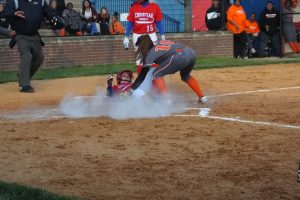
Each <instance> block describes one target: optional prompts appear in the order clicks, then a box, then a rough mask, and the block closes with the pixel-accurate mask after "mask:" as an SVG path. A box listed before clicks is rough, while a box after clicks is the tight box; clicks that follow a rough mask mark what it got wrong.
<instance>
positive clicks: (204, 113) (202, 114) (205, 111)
mask: <svg viewBox="0 0 300 200" xmlns="http://www.w3.org/2000/svg"><path fill="white" fill-rule="evenodd" d="M195 109H197V108H195ZM199 110H200V111H199V114H198V115H171V116H172V117H199V118H206V119H214V120H222V121H230V122H239V123H244V124H253V125H266V126H273V127H278V128H290V129H300V126H295V125H290V124H279V123H273V122H264V121H255V120H244V119H238V118H233V117H219V116H211V115H209V111H210V109H209V108H200V109H199Z"/></svg>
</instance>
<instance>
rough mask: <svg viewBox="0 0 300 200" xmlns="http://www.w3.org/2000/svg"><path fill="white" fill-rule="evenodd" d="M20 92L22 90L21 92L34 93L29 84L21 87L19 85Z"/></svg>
mask: <svg viewBox="0 0 300 200" xmlns="http://www.w3.org/2000/svg"><path fill="white" fill-rule="evenodd" d="M20 92H23V93H34V89H33V87H31V86H30V85H29V86H23V87H20Z"/></svg>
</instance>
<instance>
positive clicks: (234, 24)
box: [227, 4, 246, 34]
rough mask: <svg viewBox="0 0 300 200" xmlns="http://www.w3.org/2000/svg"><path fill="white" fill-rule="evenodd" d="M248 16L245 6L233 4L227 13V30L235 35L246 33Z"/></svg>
mask: <svg viewBox="0 0 300 200" xmlns="http://www.w3.org/2000/svg"><path fill="white" fill-rule="evenodd" d="M245 22H246V14H245V11H244V8H243V6H241V5H237V4H233V5H232V6H230V8H229V9H228V11H227V29H228V30H229V31H231V32H232V33H233V34H238V33H241V32H243V31H245Z"/></svg>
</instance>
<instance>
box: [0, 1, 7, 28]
mask: <svg viewBox="0 0 300 200" xmlns="http://www.w3.org/2000/svg"><path fill="white" fill-rule="evenodd" d="M3 9H4V2H3V1H0V27H2V28H6V29H7V28H8V27H9V23H8V22H7V19H6V17H5V16H4V12H3Z"/></svg>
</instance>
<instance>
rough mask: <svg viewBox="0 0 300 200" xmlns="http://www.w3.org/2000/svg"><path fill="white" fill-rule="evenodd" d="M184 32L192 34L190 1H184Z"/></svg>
mask: <svg viewBox="0 0 300 200" xmlns="http://www.w3.org/2000/svg"><path fill="white" fill-rule="evenodd" d="M183 6H184V31H185V32H187V33H190V32H192V0H184V4H183Z"/></svg>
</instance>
